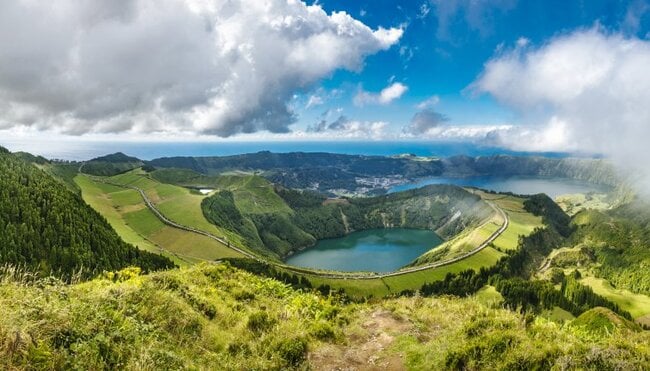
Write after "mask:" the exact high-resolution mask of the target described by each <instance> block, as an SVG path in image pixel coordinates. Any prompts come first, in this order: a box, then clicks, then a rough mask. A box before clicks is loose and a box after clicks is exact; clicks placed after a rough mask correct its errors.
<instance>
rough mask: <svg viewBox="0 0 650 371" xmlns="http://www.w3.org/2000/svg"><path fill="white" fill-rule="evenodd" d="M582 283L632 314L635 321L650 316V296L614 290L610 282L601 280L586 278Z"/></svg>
mask: <svg viewBox="0 0 650 371" xmlns="http://www.w3.org/2000/svg"><path fill="white" fill-rule="evenodd" d="M580 283H582V284H584V285H587V286H589V287H591V289H592V290H594V292H595V293H596V294H599V295H602V296H604V297H605V298H607V299H608V300H610V301H612V302H614V303H616V304H618V306H619V307H621V309H623V310H626V311H628V312H630V314H631V315H632V317H634V318H635V319H636V318H639V317H643V316H647V315H649V314H650V297H649V296H646V295H642V294H635V293H633V292H631V291H629V290H624V289H617V288H614V287H612V285H610V284H609V282H607V281H606V280H604V279H601V278H595V277H585V278H583V279H581V280H580Z"/></svg>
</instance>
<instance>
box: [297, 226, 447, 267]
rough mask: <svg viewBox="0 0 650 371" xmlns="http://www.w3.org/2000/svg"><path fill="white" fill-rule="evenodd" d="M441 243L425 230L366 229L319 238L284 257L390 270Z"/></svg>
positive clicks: (304, 264)
mask: <svg viewBox="0 0 650 371" xmlns="http://www.w3.org/2000/svg"><path fill="white" fill-rule="evenodd" d="M442 242H443V240H442V238H440V236H438V235H437V234H435V233H434V232H432V231H428V230H419V229H405V228H391V229H369V230H366V231H359V232H352V233H350V234H349V235H347V236H345V237H341V238H332V239H328V240H321V241H318V242H317V243H316V245H314V246H312V247H309V248H307V249H305V250H303V251H300V252H297V253H296V254H294V255H292V256H290V257H289V258H287V260H286V263H287V264H290V265H293V266H297V267H305V268H318V269H328V270H337V271H348V272H350V271H369V272H391V271H394V270H397V269H399V268H401V267H403V266H405V265H406V264H408V263H410V262H412V261H413V260H415V258H417V257H418V256H420V255H422V254H424V253H425V252H427V251H429V250H430V249H431V248H433V247H435V246H438V245H440V244H441V243H442Z"/></svg>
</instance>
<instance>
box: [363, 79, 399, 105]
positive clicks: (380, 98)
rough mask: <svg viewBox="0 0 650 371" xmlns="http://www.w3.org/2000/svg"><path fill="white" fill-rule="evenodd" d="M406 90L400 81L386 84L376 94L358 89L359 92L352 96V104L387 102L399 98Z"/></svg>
mask: <svg viewBox="0 0 650 371" xmlns="http://www.w3.org/2000/svg"><path fill="white" fill-rule="evenodd" d="M407 90H408V87H407V86H406V85H404V84H402V83H401V82H394V83H392V84H390V85H388V86H387V87H385V88H383V89H382V90H381V91H380V92H379V93H378V94H375V93H370V92H367V91H364V90H363V89H359V92H358V93H357V95H356V96H355V97H354V104H355V105H357V106H363V105H366V104H389V103H391V102H392V101H394V100H396V99H399V98H400V97H401V96H402V95H403V94H404V93H406V91H407Z"/></svg>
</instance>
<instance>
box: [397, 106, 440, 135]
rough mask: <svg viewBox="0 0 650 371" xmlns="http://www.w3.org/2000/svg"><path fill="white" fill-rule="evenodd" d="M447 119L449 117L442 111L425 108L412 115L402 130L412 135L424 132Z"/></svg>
mask: <svg viewBox="0 0 650 371" xmlns="http://www.w3.org/2000/svg"><path fill="white" fill-rule="evenodd" d="M447 121H449V118H448V117H447V116H445V115H443V114H442V113H439V112H436V111H434V110H432V109H429V108H425V109H423V110H422V111H419V112H417V113H416V114H415V115H413V118H411V123H410V124H409V125H408V126H406V127H405V128H404V132H405V133H409V134H413V135H419V134H426V133H428V132H429V131H430V130H431V129H434V128H437V127H438V126H440V125H441V124H443V123H445V122H447Z"/></svg>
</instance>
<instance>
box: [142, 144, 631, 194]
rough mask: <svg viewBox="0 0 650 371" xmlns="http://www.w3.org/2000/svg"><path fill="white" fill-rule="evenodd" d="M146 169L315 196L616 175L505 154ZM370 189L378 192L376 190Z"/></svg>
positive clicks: (312, 157)
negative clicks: (455, 180)
mask: <svg viewBox="0 0 650 371" xmlns="http://www.w3.org/2000/svg"><path fill="white" fill-rule="evenodd" d="M148 164H149V165H151V166H153V167H156V168H179V169H189V170H193V171H196V172H198V173H201V174H205V175H214V174H219V173H222V172H227V171H232V170H243V171H250V172H260V173H261V175H263V176H264V177H266V178H267V179H269V180H271V181H272V182H274V183H278V184H282V185H284V186H286V187H291V188H311V189H318V190H320V191H330V190H334V189H345V190H355V189H358V188H361V187H366V188H372V187H373V184H377V183H381V179H377V178H392V179H393V180H399V179H406V180H411V179H417V178H422V177H436V176H446V177H468V176H481V175H489V176H543V177H559V178H571V179H577V180H583V181H589V182H592V183H597V184H604V185H610V186H612V185H616V184H617V183H618V182H619V180H618V176H617V174H616V171H615V170H614V168H613V167H612V166H611V165H610V164H609V163H607V162H606V161H605V160H600V159H576V158H547V157H518V156H510V155H496V156H483V157H468V156H453V157H448V158H443V159H438V158H423V157H416V156H409V155H406V156H394V157H385V156H362V155H344V154H333V153H304V152H292V153H271V152H267V151H264V152H258V153H251V154H243V155H235V156H223V157H165V158H159V159H154V160H152V161H149V162H148ZM360 179H362V180H361V182H360ZM364 179H365V180H366V181H364ZM374 187H377V188H381V185H379V186H374Z"/></svg>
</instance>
